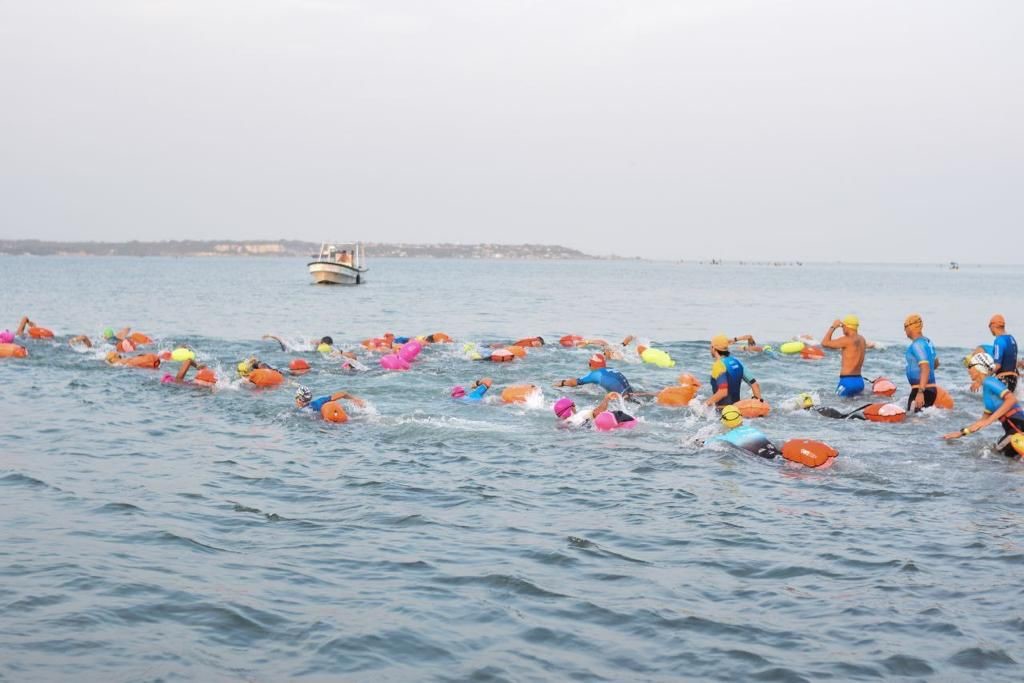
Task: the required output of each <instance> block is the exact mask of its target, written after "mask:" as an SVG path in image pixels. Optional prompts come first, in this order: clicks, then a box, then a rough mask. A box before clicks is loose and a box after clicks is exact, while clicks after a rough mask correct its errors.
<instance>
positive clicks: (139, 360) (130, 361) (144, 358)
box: [121, 353, 160, 368]
mask: <svg viewBox="0 0 1024 683" xmlns="http://www.w3.org/2000/svg"><path fill="white" fill-rule="evenodd" d="M121 365H127V366H128V367H130V368H158V367H160V357H159V356H157V355H156V354H155V353H141V354H139V355H138V356H129V357H128V358H125V359H123V360H122V361H121Z"/></svg>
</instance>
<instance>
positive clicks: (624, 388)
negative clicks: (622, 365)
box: [555, 354, 634, 399]
mask: <svg viewBox="0 0 1024 683" xmlns="http://www.w3.org/2000/svg"><path fill="white" fill-rule="evenodd" d="M581 384H596V385H598V386H599V387H601V388H602V389H604V390H605V391H616V392H618V393H620V394H622V396H623V397H624V398H627V399H628V398H631V397H633V395H634V391H633V387H631V386H630V385H629V380H628V379H626V376H625V375H623V374H622V373H621V372H619V371H618V370H612V369H611V368H608V367H605V360H604V357H603V356H601V354H594V356H593V357H591V359H590V372H588V373H587V374H585V375H583V376H582V377H576V378H569V379H562V380H559V381H558V382H557V383H556V384H555V386H556V387H575V386H579V385H581Z"/></svg>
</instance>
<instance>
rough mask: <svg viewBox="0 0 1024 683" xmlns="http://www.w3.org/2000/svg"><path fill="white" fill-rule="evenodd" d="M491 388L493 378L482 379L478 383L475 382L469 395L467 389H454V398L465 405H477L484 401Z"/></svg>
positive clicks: (458, 387)
mask: <svg viewBox="0 0 1024 683" xmlns="http://www.w3.org/2000/svg"><path fill="white" fill-rule="evenodd" d="M490 388H491V378H490V377H481V378H480V379H478V380H477V381H475V382H473V384H472V385H471V386H470V391H469V393H467V392H466V390H465V388H463V387H461V386H456V387H453V388H452V398H454V399H455V400H456V401H463V402H465V403H476V402H478V401H482V400H483V398H484V394H486V393H487V390H488V389H490Z"/></svg>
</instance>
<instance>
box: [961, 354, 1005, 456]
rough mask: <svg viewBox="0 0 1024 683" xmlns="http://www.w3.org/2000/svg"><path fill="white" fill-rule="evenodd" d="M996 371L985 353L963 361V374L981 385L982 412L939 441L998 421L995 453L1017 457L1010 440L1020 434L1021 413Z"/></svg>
mask: <svg viewBox="0 0 1024 683" xmlns="http://www.w3.org/2000/svg"><path fill="white" fill-rule="evenodd" d="M996 370H997V367H996V363H995V360H994V359H993V358H992V356H990V355H988V354H987V353H976V354H974V355H973V356H971V357H970V358H968V359H967V371H968V372H969V373H970V374H971V382H972V383H973V382H976V383H978V384H979V385H981V388H982V392H983V393H982V400H983V401H984V403H985V412H984V414H983V415H982V417H981V419H979V420H977V421H975V422H972V423H971V424H969V425H967V426H966V427H964V428H963V429H961V430H960V431H958V432H951V433H949V434H946V435H945V436H944V437H943V438H945V439H959V438H960V437H961V436H967V435H968V434H972V433H974V432H976V431H978V430H979V429H983V428H985V427H987V426H989V425H990V424H992V423H993V422H997V421H998V422H999V423H1000V424H1002V426H1003V438H1002V439H1000V440H999V442H998V443H997V444H996V450H998V451H999V452H1000V453H1002V454H1003V455H1005V456H1007V457H1013V456H1016V455H1017V451H1016V449H1015V448H1014V447H1013V445H1012V444H1011V442H1010V439H1011V437H1013V436H1014V435H1016V434H1024V411H1022V410H1021V407H1020V404H1019V403H1017V398H1016V397H1015V396H1014V395H1013V392H1012V391H1010V390H1009V389H1008V388H1007V386H1006V385H1005V384H1003V383H1002V382H1001V381H1000V380H998V379H996V377H995V376H994V374H995V372H996Z"/></svg>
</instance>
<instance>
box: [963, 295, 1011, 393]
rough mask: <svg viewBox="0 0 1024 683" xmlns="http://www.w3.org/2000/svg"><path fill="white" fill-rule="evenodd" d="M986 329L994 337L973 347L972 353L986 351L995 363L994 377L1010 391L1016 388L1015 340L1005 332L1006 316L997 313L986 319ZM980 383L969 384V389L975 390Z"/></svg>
mask: <svg viewBox="0 0 1024 683" xmlns="http://www.w3.org/2000/svg"><path fill="white" fill-rule="evenodd" d="M988 330H989V332H991V333H992V336H993V337H995V339H993V340H992V344H985V345H982V346H979V347H978V348H976V349H974V353H987V354H989V355H990V356H992V359H993V360H994V361H995V364H996V371H995V377H996V378H997V379H999V381H1001V382H1002V383H1003V384H1005V385H1006V388H1007V389H1009V390H1010V391H1016V390H1017V377H1018V375H1017V340H1016V339H1014V338H1013V335H1012V334H1007V333H1006V318H1004V317H1003V316H1002V315H1000V314H999V313H996V314H995V315H994V316H992V319H991V320H989V321H988ZM980 387H981V385H980V384H974V383H972V384H971V391H977V390H978V389H979V388H980Z"/></svg>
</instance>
